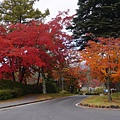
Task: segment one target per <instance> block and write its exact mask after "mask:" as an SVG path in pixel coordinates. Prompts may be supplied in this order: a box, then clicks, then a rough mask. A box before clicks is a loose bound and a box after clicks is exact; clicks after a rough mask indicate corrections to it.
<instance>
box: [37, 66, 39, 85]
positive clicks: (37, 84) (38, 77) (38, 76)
mask: <svg viewBox="0 0 120 120" xmlns="http://www.w3.org/2000/svg"><path fill="white" fill-rule="evenodd" d="M39 82H40V68H39V70H38V79H37V87H38V85H39Z"/></svg>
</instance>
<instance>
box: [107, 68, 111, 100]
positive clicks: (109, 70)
mask: <svg viewBox="0 0 120 120" xmlns="http://www.w3.org/2000/svg"><path fill="white" fill-rule="evenodd" d="M106 71H107V73H108V76H107V78H106V83H107V89H108V100H109V101H112V97H111V91H110V75H111V69H110V68H108V69H107V70H106Z"/></svg>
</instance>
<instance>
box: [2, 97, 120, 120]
mask: <svg viewBox="0 0 120 120" xmlns="http://www.w3.org/2000/svg"><path fill="white" fill-rule="evenodd" d="M84 98H86V96H80V95H77V96H72V97H66V98H61V99H56V100H50V101H45V102H39V103H34V104H30V105H24V106H19V107H13V108H9V109H2V110H0V120H120V110H106V109H104V110H103V109H90V108H82V107H77V106H75V104H76V103H78V102H80V101H81V100H83V99H84Z"/></svg>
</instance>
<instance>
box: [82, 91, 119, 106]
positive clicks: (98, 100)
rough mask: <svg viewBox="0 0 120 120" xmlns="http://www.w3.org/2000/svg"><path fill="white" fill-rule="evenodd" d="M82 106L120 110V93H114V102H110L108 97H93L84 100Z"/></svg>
mask: <svg viewBox="0 0 120 120" xmlns="http://www.w3.org/2000/svg"><path fill="white" fill-rule="evenodd" d="M81 105H83V106H90V107H103V108H104V107H105V108H112V107H113V108H120V93H112V101H108V96H107V95H103V96H100V95H95V96H91V97H88V98H87V99H85V100H83V101H82V102H81Z"/></svg>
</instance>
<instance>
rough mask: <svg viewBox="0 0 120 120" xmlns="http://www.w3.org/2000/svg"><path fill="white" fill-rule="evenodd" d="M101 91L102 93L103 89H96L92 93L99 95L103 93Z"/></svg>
mask: <svg viewBox="0 0 120 120" xmlns="http://www.w3.org/2000/svg"><path fill="white" fill-rule="evenodd" d="M103 91H104V88H103V87H98V88H96V89H94V91H93V92H94V93H95V94H101V93H103Z"/></svg>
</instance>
